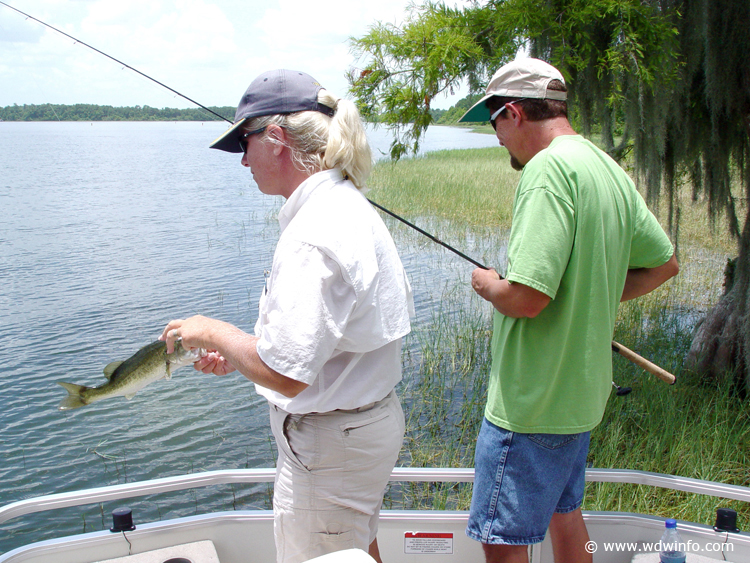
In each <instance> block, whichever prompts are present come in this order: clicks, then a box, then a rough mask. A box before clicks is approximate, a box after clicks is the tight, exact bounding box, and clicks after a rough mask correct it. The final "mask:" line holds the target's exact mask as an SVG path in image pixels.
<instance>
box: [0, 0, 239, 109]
mask: <svg viewBox="0 0 750 563" xmlns="http://www.w3.org/2000/svg"><path fill="white" fill-rule="evenodd" d="M0 4H2V5H3V6H7V7H8V8H10V9H11V10H13V11H15V12H18V13H19V14H21V15H23V16H26V17H27V18H28V19H32V20H34V21H35V22H39V23H40V24H42V25H43V26H45V27H48V28H50V29H51V30H53V31H56V32H57V33H60V34H62V35H64V36H65V37H68V38H70V39H72V40H73V41H75V42H76V43H80V44H81V45H83V46H84V47H88V48H89V49H91V50H92V51H96V52H97V53H99V54H100V55H104V56H105V57H107V58H108V59H110V60H113V61H115V62H116V63H117V64H121V65H122V66H124V67H125V68H128V69H130V70H132V71H133V72H135V73H137V74H140V75H141V76H143V77H144V78H148V79H149V80H150V81H151V82H155V83H156V84H158V85H159V86H161V87H163V88H166V89H167V90H169V91H170V92H174V93H175V94H177V95H178V96H180V97H181V98H184V99H186V100H187V101H188V102H190V103H192V104H195V105H196V106H198V107H200V108H202V109H204V110H206V111H207V112H208V113H211V114H213V115H215V116H216V117H218V118H219V119H223V120H224V121H227V122H229V123H232V122H231V121H229V120H228V119H227V118H226V117H224V116H223V115H219V114H218V113H216V112H215V111H213V110H212V109H209V108H207V107H206V106H204V105H203V104H200V103H198V102H196V101H195V100H193V99H191V98H188V97H187V96H186V95H184V94H181V93H180V92H178V91H177V90H175V89H174V88H170V87H169V86H167V85H166V84H164V83H162V82H159V81H158V80H156V79H155V78H152V77H150V76H149V75H148V74H145V73H143V72H141V71H140V70H138V69H137V68H133V67H132V66H130V65H129V64H126V63H124V62H122V61H120V60H118V59H116V58H114V57H112V56H110V55H108V54H107V53H105V52H103V51H100V50H99V49H97V48H96V47H92V46H91V45H89V44H88V43H84V42H83V41H81V40H80V39H76V38H75V37H73V36H72V35H69V34H67V33H65V32H64V31H62V30H60V29H57V28H56V27H53V26H51V25H50V24H48V23H45V22H43V21H42V20H40V19H37V18H35V17H34V16H30V15H29V14H27V13H25V12H22V11H21V10H19V9H18V8H14V7H13V6H11V5H10V4H6V3H5V2H3V1H2V0H0Z"/></svg>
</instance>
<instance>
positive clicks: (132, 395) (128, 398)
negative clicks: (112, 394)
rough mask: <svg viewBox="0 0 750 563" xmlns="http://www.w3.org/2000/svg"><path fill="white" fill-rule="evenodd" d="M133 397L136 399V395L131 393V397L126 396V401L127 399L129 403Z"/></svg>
mask: <svg viewBox="0 0 750 563" xmlns="http://www.w3.org/2000/svg"><path fill="white" fill-rule="evenodd" d="M133 397H135V393H131V394H130V395H125V398H126V399H127V400H128V401H129V400H130V399H132V398H133Z"/></svg>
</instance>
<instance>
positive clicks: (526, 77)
mask: <svg viewBox="0 0 750 563" xmlns="http://www.w3.org/2000/svg"><path fill="white" fill-rule="evenodd" d="M553 80H559V81H561V82H562V83H563V84H565V79H564V78H563V77H562V74H560V71H559V70H557V69H556V68H555V67H553V66H552V65H550V64H548V63H545V62H544V61H541V60H539V59H532V58H525V59H516V60H515V61H513V62H512V63H508V64H507V65H505V66H503V67H501V68H500V70H498V71H497V72H496V73H495V75H494V76H493V77H492V80H490V83H489V85H488V86H487V90H485V96H484V97H483V98H482V99H481V100H479V101H478V102H477V103H476V104H474V105H473V106H471V109H469V111H467V112H466V113H465V114H464V115H463V117H462V118H461V119H459V120H458V121H459V122H464V123H465V122H477V121H489V119H490V110H489V109H488V108H487V106H486V105H485V104H484V103H485V102H486V101H487V100H488V99H490V98H491V97H493V96H502V97H506V98H532V99H537V100H545V99H549V100H567V98H568V94H567V92H560V91H559V90H547V86H549V83H550V82H551V81H553Z"/></svg>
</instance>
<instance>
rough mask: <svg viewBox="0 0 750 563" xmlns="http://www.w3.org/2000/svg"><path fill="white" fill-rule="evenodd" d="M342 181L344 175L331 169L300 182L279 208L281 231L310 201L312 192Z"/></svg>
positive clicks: (335, 169)
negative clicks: (322, 186)
mask: <svg viewBox="0 0 750 563" xmlns="http://www.w3.org/2000/svg"><path fill="white" fill-rule="evenodd" d="M343 179H344V175H343V174H342V173H341V170H339V169H338V168H332V169H331V170H323V171H322V172H318V173H316V174H313V175H312V176H310V177H309V178H308V179H307V180H305V181H304V182H302V183H301V184H300V185H299V186H297V189H296V190H294V192H293V193H292V195H291V196H289V199H287V200H286V203H285V204H284V205H283V206H282V207H281V210H280V211H279V225H280V226H281V231H282V232H283V231H284V229H286V227H287V225H289V223H290V222H291V221H292V219H294V216H295V215H297V212H298V211H299V210H300V209H301V208H302V206H303V205H304V204H305V203H306V202H307V200H309V199H310V197H311V196H312V194H313V192H314V191H315V190H316V189H317V188H318V187H320V186H321V185H322V184H326V183H338V182H341V181H342V180H343Z"/></svg>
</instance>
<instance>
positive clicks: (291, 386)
mask: <svg viewBox="0 0 750 563" xmlns="http://www.w3.org/2000/svg"><path fill="white" fill-rule="evenodd" d="M178 339H181V344H182V346H183V347H185V349H188V350H189V349H192V348H204V349H206V350H210V351H211V353H210V354H209V355H208V356H206V358H202V359H199V360H198V361H197V362H196V363H195V368H196V369H199V370H200V371H202V372H204V373H214V374H216V375H226V374H227V373H229V372H231V371H234V370H237V371H239V372H240V373H241V374H242V375H244V376H245V377H246V378H247V379H249V380H250V381H252V382H253V383H257V384H258V385H261V386H262V387H266V388H267V389H273V390H274V391H278V392H279V393H281V394H283V395H286V396H287V397H295V396H297V395H298V394H299V393H301V392H302V391H304V390H305V389H307V387H308V384H307V383H303V382H302V381H298V380H296V379H293V378H290V377H286V376H285V375H283V374H281V373H279V372H277V371H275V370H274V369H272V368H270V367H269V366H268V365H267V364H266V363H265V362H264V361H263V360H262V359H261V358H260V356H259V355H258V351H257V348H256V345H257V342H258V337H256V336H253V335H252V334H248V333H246V332H244V331H242V330H241V329H239V328H237V327H236V326H234V325H231V324H229V323H226V322H224V321H219V320H217V319H210V318H208V317H203V316H200V315H196V316H194V317H190V318H188V319H176V320H174V321H171V322H170V323H169V324H168V325H167V326H166V327H165V328H164V331H163V332H162V334H161V336H160V337H159V340H163V341H166V345H167V349H168V350H169V349H170V348H171V347H172V346H174V345H175V342H176V341H177V340H178Z"/></svg>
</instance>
